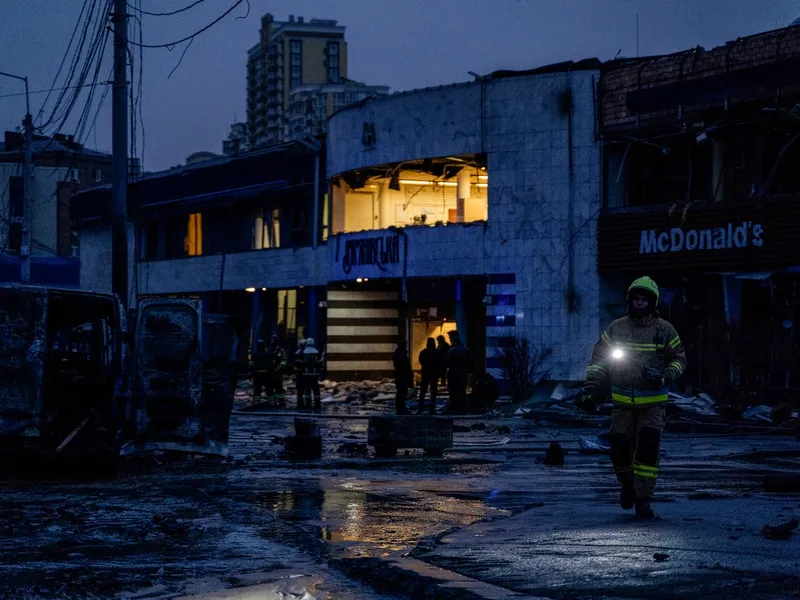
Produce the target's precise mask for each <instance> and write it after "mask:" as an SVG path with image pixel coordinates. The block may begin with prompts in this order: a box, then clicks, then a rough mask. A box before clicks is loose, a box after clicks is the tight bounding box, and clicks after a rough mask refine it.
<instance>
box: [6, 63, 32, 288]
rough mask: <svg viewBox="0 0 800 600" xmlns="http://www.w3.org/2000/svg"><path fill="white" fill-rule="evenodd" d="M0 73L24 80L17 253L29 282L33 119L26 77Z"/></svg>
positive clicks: (26, 281)
mask: <svg viewBox="0 0 800 600" xmlns="http://www.w3.org/2000/svg"><path fill="white" fill-rule="evenodd" d="M0 75H2V76H4V77H10V78H12V79H18V80H19V81H24V82H25V120H24V121H23V122H22V126H23V130H24V133H25V137H24V142H23V152H24V155H23V156H24V158H23V163H22V195H23V201H22V243H21V244H20V249H19V254H20V258H21V259H22V265H21V273H20V275H21V279H22V283H29V282H30V280H31V175H32V168H31V161H32V158H31V154H32V149H31V146H32V145H33V119H32V118H31V99H30V95H29V94H28V78H27V77H20V76H19V75H12V74H11V73H4V72H3V71H0Z"/></svg>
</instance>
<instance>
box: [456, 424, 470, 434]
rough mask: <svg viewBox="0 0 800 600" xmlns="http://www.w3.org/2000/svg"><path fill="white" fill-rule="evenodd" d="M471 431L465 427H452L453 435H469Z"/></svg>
mask: <svg viewBox="0 0 800 600" xmlns="http://www.w3.org/2000/svg"><path fill="white" fill-rule="evenodd" d="M470 431H472V429H471V428H470V427H468V426H467V425H453V433H469V432H470Z"/></svg>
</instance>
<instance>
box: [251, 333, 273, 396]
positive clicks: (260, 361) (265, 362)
mask: <svg viewBox="0 0 800 600" xmlns="http://www.w3.org/2000/svg"><path fill="white" fill-rule="evenodd" d="M267 373H269V357H268V355H267V347H266V344H265V343H264V340H258V341H257V342H256V351H255V352H253V400H254V401H256V400H261V392H262V390H263V389H264V388H267V395H269V383H268V381H267Z"/></svg>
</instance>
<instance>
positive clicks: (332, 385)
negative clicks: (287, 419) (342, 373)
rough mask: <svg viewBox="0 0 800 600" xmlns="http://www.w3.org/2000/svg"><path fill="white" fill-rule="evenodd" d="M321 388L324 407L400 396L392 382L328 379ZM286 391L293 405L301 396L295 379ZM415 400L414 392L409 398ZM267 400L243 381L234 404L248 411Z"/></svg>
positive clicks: (285, 381) (287, 382)
mask: <svg viewBox="0 0 800 600" xmlns="http://www.w3.org/2000/svg"><path fill="white" fill-rule="evenodd" d="M319 387H320V391H321V392H322V403H323V404H333V403H341V404H348V405H354V406H358V405H364V404H367V403H373V402H374V403H387V402H389V401H391V402H394V398H395V394H396V393H397V391H396V388H395V385H394V381H392V380H391V379H382V380H379V381H343V382H337V381H331V380H328V379H325V380H323V381H320V382H319ZM283 391H284V393H285V394H286V398H287V400H288V401H289V402H292V401H293V400H294V398H295V397H296V396H297V387H296V385H295V378H294V377H284V379H283ZM413 397H414V391H413V390H410V391H409V398H413ZM264 401H265V400H264V399H263V398H262V399H260V400H258V399H257V400H254V399H253V381H252V380H251V379H242V380H240V381H239V385H238V386H237V388H236V395H235V398H234V405H235V407H236V408H237V409H239V410H241V409H243V408H248V407H250V406H253V405H256V404H261V403H263V402H264Z"/></svg>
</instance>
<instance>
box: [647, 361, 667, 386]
mask: <svg viewBox="0 0 800 600" xmlns="http://www.w3.org/2000/svg"><path fill="white" fill-rule="evenodd" d="M644 376H645V378H646V379H647V380H648V381H652V382H654V383H656V384H658V387H663V386H664V385H666V383H667V377H666V376H665V375H664V371H662V370H661V369H657V368H656V367H649V366H648V367H645V368H644Z"/></svg>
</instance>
